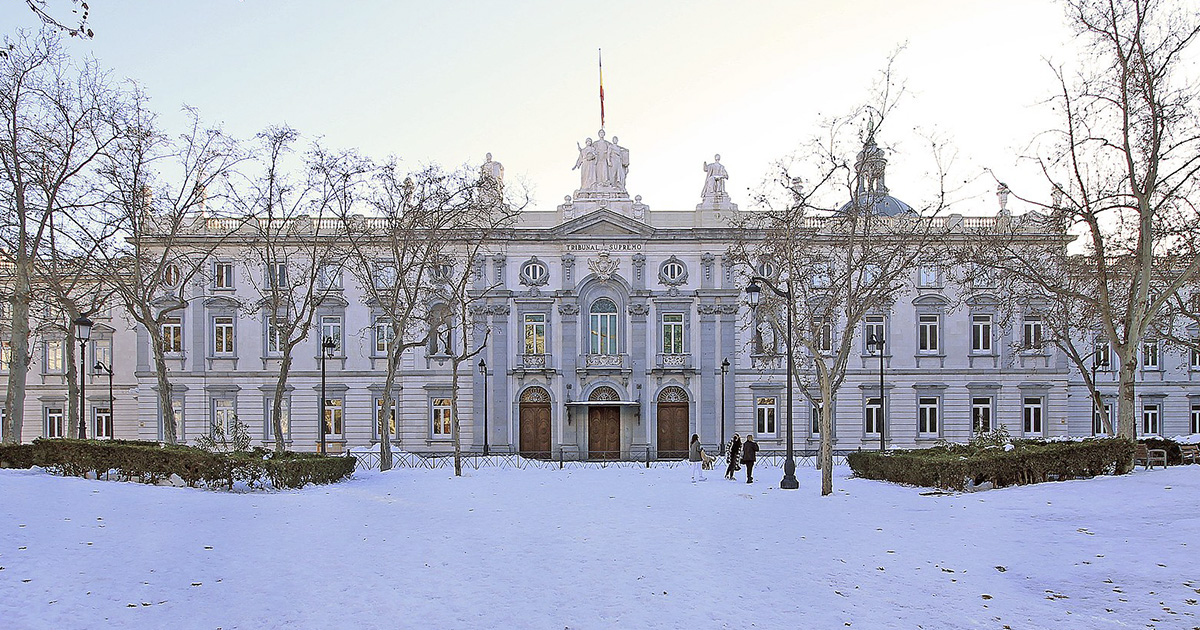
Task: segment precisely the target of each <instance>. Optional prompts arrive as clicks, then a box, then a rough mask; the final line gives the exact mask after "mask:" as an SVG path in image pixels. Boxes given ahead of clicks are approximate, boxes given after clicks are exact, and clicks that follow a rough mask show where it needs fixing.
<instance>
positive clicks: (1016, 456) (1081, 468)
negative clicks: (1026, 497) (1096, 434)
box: [846, 438, 1134, 490]
mask: <svg viewBox="0 0 1200 630" xmlns="http://www.w3.org/2000/svg"><path fill="white" fill-rule="evenodd" d="M1133 451H1134V443H1133V442H1132V441H1130V440H1127V439H1125V438H1096V439H1087V440H1083V441H1081V442H1040V441H1031V440H1019V441H1016V442H1014V443H1013V447H1012V448H1011V449H1009V450H1005V449H1004V448H999V447H990V448H979V447H975V446H968V445H963V444H956V445H943V446H938V447H935V448H927V449H918V450H901V451H885V452H883V453H880V452H879V451H860V452H856V453H851V454H849V455H848V456H846V462H847V463H848V464H849V465H850V468H851V469H852V470H853V471H854V474H855V475H856V476H858V477H862V478H864V479H877V480H882V481H894V482H897V483H905V484H911V485H914V486H926V487H933V488H947V489H953V490H962V489H964V488H965V487H966V486H967V485H968V483H970V482H974V483H975V484H976V485H978V484H981V483H984V482H987V481H990V482H992V483H993V484H995V487H997V488H1001V487H1004V486H1011V485H1021V484H1028V483H1039V482H1043V481H1049V480H1051V479H1052V478H1056V479H1059V480H1065V479H1076V478H1081V477H1094V476H1096V475H1109V474H1117V473H1120V472H1124V471H1125V470H1127V468H1128V465H1129V462H1130V461H1132V459H1133Z"/></svg>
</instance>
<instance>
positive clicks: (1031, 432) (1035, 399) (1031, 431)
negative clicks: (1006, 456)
mask: <svg viewBox="0 0 1200 630" xmlns="http://www.w3.org/2000/svg"><path fill="white" fill-rule="evenodd" d="M1043 415H1044V414H1043V410H1042V398H1041V396H1026V397H1025V404H1024V416H1023V418H1024V421H1025V423H1024V426H1022V429H1023V430H1024V433H1025V435H1026V437H1028V436H1038V435H1042V433H1043V430H1044V427H1043V426H1042V420H1043Z"/></svg>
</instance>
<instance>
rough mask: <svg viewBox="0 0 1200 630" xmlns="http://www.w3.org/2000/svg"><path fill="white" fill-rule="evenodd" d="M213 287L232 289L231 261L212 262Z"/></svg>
mask: <svg viewBox="0 0 1200 630" xmlns="http://www.w3.org/2000/svg"><path fill="white" fill-rule="evenodd" d="M213 288H215V289H233V263H227V262H219V263H215V264H213Z"/></svg>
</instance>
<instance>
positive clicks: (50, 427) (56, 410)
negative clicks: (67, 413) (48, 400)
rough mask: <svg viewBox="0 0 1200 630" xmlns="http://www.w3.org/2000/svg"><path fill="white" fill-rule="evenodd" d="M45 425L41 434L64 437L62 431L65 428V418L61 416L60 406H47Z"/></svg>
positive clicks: (49, 436)
mask: <svg viewBox="0 0 1200 630" xmlns="http://www.w3.org/2000/svg"><path fill="white" fill-rule="evenodd" d="M45 414H46V426H45V427H44V430H43V431H42V435H44V436H46V437H48V438H60V437H64V436H65V434H64V433H63V431H64V430H65V429H66V426H65V425H66V418H64V416H63V410H62V407H47V408H46V411H45Z"/></svg>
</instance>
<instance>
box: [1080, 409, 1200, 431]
mask: <svg viewBox="0 0 1200 630" xmlns="http://www.w3.org/2000/svg"><path fill="white" fill-rule="evenodd" d="M1092 407H1093V409H1092V435H1107V434H1108V431H1106V430H1104V418H1102V417H1100V411H1099V410H1098V409H1095V405H1092ZM1104 413H1105V414H1107V415H1108V421H1109V422H1116V420H1117V419H1116V418H1115V417H1113V406H1112V403H1105V404H1104ZM1193 433H1195V432H1194V431H1193Z"/></svg>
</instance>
